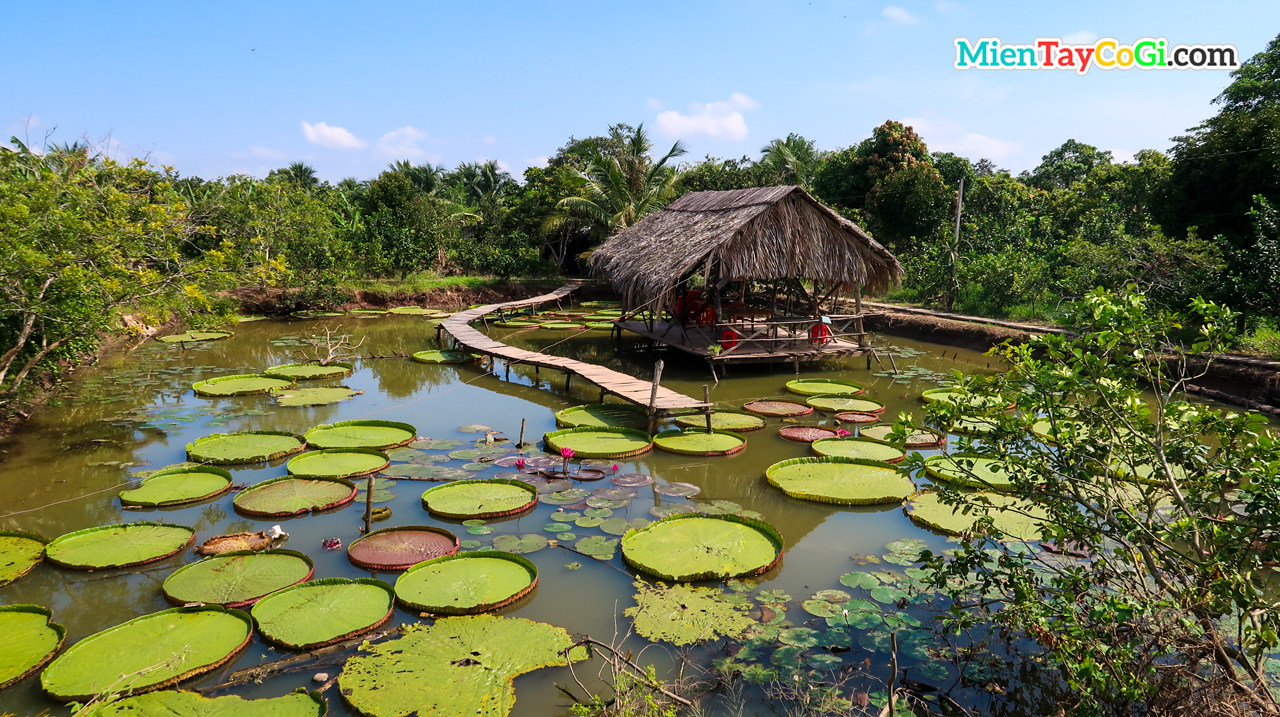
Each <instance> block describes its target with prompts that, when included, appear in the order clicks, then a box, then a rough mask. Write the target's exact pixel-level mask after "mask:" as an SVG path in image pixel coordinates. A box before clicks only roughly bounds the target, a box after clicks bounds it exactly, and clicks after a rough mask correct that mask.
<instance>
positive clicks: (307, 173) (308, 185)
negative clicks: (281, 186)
mask: <svg viewBox="0 0 1280 717" xmlns="http://www.w3.org/2000/svg"><path fill="white" fill-rule="evenodd" d="M271 174H274V175H276V176H278V177H280V178H282V179H284V180H285V181H286V182H293V183H294V184H296V185H298V186H299V187H302V188H303V189H306V190H311V189H315V188H316V187H317V186H319V185H320V178H319V177H317V176H316V168H315V167H312V166H311V165H309V164H307V163H306V162H294V163H293V164H291V165H289V166H288V167H285V168H284V169H277V170H275V171H273V172H271Z"/></svg>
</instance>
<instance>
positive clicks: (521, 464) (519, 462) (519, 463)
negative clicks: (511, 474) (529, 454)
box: [516, 458, 524, 470]
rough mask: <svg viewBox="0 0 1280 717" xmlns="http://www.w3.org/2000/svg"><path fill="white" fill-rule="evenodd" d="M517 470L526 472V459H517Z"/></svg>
mask: <svg viewBox="0 0 1280 717" xmlns="http://www.w3.org/2000/svg"><path fill="white" fill-rule="evenodd" d="M516 468H519V469H520V470H524V459H523V458H517V459H516Z"/></svg>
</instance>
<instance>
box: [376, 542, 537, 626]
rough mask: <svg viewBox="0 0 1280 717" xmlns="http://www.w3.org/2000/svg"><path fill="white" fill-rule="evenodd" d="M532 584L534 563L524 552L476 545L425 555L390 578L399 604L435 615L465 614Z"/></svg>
mask: <svg viewBox="0 0 1280 717" xmlns="http://www.w3.org/2000/svg"><path fill="white" fill-rule="evenodd" d="M537 586H538V569H537V568H536V567H534V565H533V563H531V562H529V561H528V560H527V559H526V558H522V557H520V556H519V555H515V554H512V553H507V552H502V551H499V550H478V551H475V552H466V553H458V554H456V555H446V556H444V557H440V558H435V559H432V560H428V561H426V562H423V563H418V564H417V565H415V566H413V567H412V568H409V569H408V570H407V571H405V573H404V574H403V575H401V576H400V578H399V579H397V580H396V587H395V592H396V599H397V600H399V601H400V603H401V604H402V605H405V606H406V607H409V608H412V609H414V610H421V611H423V612H429V613H433V614H436V615H470V614H474V613H480V612H488V611H490V610H496V609H498V608H500V607H503V606H506V605H510V604H511V603H514V602H515V601H517V600H519V599H520V598H522V597H524V596H525V595H528V594H529V593H531V592H533V590H534V588H536V587H537Z"/></svg>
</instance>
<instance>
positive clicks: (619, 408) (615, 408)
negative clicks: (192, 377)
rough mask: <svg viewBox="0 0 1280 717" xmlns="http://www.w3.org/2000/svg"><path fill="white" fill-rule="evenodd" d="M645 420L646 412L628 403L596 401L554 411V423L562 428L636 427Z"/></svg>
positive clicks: (646, 418)
mask: <svg viewBox="0 0 1280 717" xmlns="http://www.w3.org/2000/svg"><path fill="white" fill-rule="evenodd" d="M647 421H648V414H647V413H645V412H644V410H643V409H641V408H639V407H638V406H632V405H630V404H619V403H598V404H593V405H590V406H574V407H572V408H566V409H564V410H563V411H557V412H556V425H557V426H560V427H562V428H583V427H590V428H604V427H615V428H636V427H640V426H643V425H645V423H646V422H647Z"/></svg>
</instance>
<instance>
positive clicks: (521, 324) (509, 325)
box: [493, 321, 538, 329]
mask: <svg viewBox="0 0 1280 717" xmlns="http://www.w3.org/2000/svg"><path fill="white" fill-rule="evenodd" d="M493 325H494V326H497V327H500V328H503V329H531V328H533V327H535V326H537V325H538V322H536V321H495V322H493Z"/></svg>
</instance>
